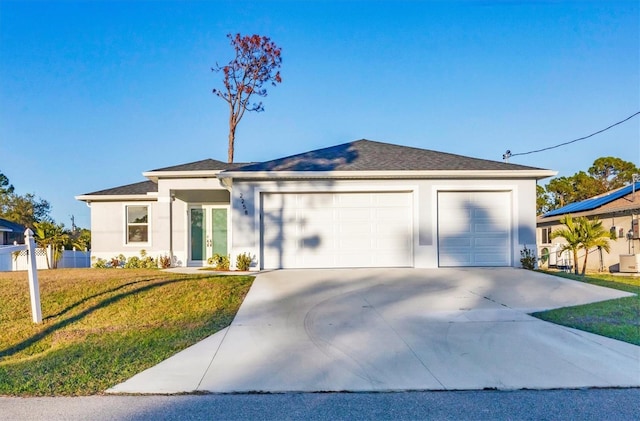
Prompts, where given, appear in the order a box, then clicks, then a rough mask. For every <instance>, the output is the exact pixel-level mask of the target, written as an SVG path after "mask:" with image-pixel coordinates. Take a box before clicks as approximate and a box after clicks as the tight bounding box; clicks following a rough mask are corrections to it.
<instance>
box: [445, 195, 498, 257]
mask: <svg viewBox="0 0 640 421" xmlns="http://www.w3.org/2000/svg"><path fill="white" fill-rule="evenodd" d="M438 264H439V266H511V193H510V192H438Z"/></svg>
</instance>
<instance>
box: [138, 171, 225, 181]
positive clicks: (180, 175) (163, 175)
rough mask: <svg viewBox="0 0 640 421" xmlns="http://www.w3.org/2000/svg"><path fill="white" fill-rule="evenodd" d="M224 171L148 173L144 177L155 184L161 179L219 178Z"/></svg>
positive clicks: (144, 173)
mask: <svg viewBox="0 0 640 421" xmlns="http://www.w3.org/2000/svg"><path fill="white" fill-rule="evenodd" d="M222 171H223V170H198V171H146V172H143V173H142V175H143V176H144V177H146V178H148V179H149V180H151V181H153V182H156V183H157V182H158V179H160V178H217V177H218V174H219V173H220V172H222Z"/></svg>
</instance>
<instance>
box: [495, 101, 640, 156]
mask: <svg viewBox="0 0 640 421" xmlns="http://www.w3.org/2000/svg"><path fill="white" fill-rule="evenodd" d="M638 114H640V111H637V112H635V113H633V114H631V115H630V116H629V117H627V118H625V119H624V120H620V121H618V122H617V123H613V124H612V125H610V126H608V127H605V128H604V129H602V130H598V131H597V132H594V133H591V134H590V135H587V136H583V137H579V138H577V139H573V140H570V141H568V142H564V143H560V144H558V145H555V146H549V147H547V148H542V149H537V150H535V151H529V152H519V153H511V151H507V152H505V154H504V155H502V159H504V160H508V159H509V158H511V157H512V156H518V155H529V154H532V153H537V152H543V151H548V150H549V149H555V148H559V147H560V146H565V145H569V144H571V143H575V142H578V141H580V140H585V139H588V138H590V137H593V136H595V135H597V134H600V133H602V132H606V131H607V130H609V129H611V128H613V127H616V126H617V125H619V124H622V123H624V122H625V121H628V120H631V119H632V118H633V117H635V116H637V115H638Z"/></svg>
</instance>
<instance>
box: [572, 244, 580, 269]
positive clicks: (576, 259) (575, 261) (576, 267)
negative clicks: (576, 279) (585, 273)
mask: <svg viewBox="0 0 640 421" xmlns="http://www.w3.org/2000/svg"><path fill="white" fill-rule="evenodd" d="M573 264H574V268H573V273H574V274H576V275H579V274H580V271H579V270H578V249H573Z"/></svg>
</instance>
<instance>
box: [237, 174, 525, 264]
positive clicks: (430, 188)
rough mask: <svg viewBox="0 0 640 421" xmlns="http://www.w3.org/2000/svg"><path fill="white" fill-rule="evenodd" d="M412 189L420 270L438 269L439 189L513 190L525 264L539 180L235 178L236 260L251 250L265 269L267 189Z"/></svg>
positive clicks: (515, 237) (516, 233)
mask: <svg viewBox="0 0 640 421" xmlns="http://www.w3.org/2000/svg"><path fill="white" fill-rule="evenodd" d="M376 190H377V191H410V192H412V193H413V200H414V204H413V206H414V212H413V237H414V247H413V253H414V256H413V258H414V259H413V260H414V266H415V267H419V268H435V267H438V250H437V244H438V237H437V197H438V191H483V190H486V191H509V192H511V194H512V209H511V216H512V239H511V243H512V245H513V250H512V262H511V266H514V267H519V266H520V250H521V249H522V248H523V247H524V246H525V245H527V246H528V247H530V248H531V247H533V245H534V244H535V242H536V237H535V235H536V234H535V226H536V225H535V224H536V219H535V218H536V215H535V209H536V206H535V199H536V194H535V180H333V181H332V180H306V181H304V180H296V181H242V180H234V181H233V189H232V193H231V209H232V226H233V242H232V249H231V255H232V256H231V258H232V259H231V260H232V262H233V261H234V258H235V255H237V254H240V253H243V252H248V253H250V254H251V255H252V256H254V266H255V268H259V267H260V261H259V259H260V202H259V201H260V194H261V193H262V192H311V193H312V192H321V191H332V192H340V191H343V192H355V191H376Z"/></svg>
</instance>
